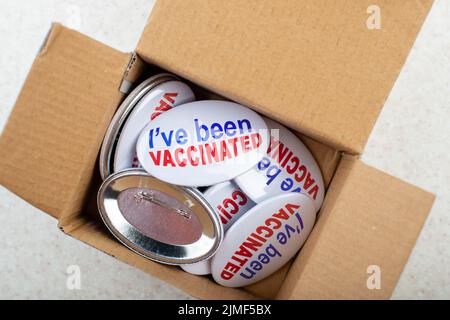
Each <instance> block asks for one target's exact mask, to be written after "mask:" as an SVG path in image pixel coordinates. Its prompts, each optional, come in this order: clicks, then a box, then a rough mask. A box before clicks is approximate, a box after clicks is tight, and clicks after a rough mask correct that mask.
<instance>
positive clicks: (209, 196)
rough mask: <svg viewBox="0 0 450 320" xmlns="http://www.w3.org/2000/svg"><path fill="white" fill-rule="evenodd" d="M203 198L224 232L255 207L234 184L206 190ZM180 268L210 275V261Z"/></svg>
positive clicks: (220, 184)
mask: <svg viewBox="0 0 450 320" xmlns="http://www.w3.org/2000/svg"><path fill="white" fill-rule="evenodd" d="M204 196H205V198H206V200H208V202H209V203H210V204H211V206H212V207H214V208H215V209H216V213H217V214H218V215H219V218H220V222H221V223H222V225H223V228H224V231H225V232H226V231H227V230H228V229H229V228H230V227H231V226H232V225H233V223H234V222H236V221H237V220H238V219H239V218H240V217H241V216H242V215H244V214H245V213H246V212H247V211H248V210H250V209H251V208H252V207H253V206H254V205H255V203H254V202H253V201H252V200H250V199H249V198H248V197H247V195H246V194H245V193H243V192H242V190H240V189H239V187H238V186H237V185H236V184H235V183H233V182H230V181H226V182H222V183H219V184H218V185H215V186H212V187H210V188H208V189H207V190H206V191H205V192H204ZM181 268H182V269H183V270H184V271H186V272H189V273H192V274H197V275H205V274H210V273H211V260H210V259H208V260H204V261H200V262H197V263H193V264H186V265H182V266H181Z"/></svg>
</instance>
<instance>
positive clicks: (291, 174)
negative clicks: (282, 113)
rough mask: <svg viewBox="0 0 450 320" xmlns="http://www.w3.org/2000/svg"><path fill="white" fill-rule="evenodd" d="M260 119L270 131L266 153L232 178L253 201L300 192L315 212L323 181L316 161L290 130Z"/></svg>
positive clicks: (322, 193)
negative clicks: (247, 168) (311, 200)
mask: <svg viewBox="0 0 450 320" xmlns="http://www.w3.org/2000/svg"><path fill="white" fill-rule="evenodd" d="M264 120H265V121H266V124H267V126H268V127H269V129H270V133H271V142H270V146H269V150H268V152H267V156H265V157H264V158H263V159H262V160H261V161H260V162H259V163H258V164H257V165H256V166H255V167H253V168H252V169H251V170H249V171H247V172H245V173H244V174H242V175H240V176H238V177H236V178H235V180H234V181H235V182H236V183H237V185H238V186H239V187H240V188H241V190H242V191H244V192H245V193H246V194H247V195H248V196H249V197H250V198H251V199H252V200H253V201H254V202H256V203H259V202H261V201H263V200H265V199H267V198H270V197H273V196H275V195H278V194H282V193H285V192H301V193H305V194H307V195H308V196H310V197H311V198H312V199H313V201H314V206H315V208H316V211H318V210H319V209H320V207H321V206H322V202H323V197H324V183H323V178H322V173H321V172H320V168H319V166H318V164H317V162H316V160H315V159H314V157H313V155H312V154H311V152H310V151H309V150H308V148H307V147H306V146H305V145H304V144H303V142H301V141H300V139H299V138H297V137H296V136H295V135H294V134H293V133H292V132H291V131H290V130H288V129H287V128H285V127H284V126H282V125H281V124H279V123H277V122H275V121H273V120H270V119H267V118H264Z"/></svg>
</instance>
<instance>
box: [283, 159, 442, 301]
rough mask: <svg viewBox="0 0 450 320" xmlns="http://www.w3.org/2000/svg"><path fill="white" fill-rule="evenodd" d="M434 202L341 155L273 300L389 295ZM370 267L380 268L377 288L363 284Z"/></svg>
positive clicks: (383, 297)
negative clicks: (316, 214) (305, 238)
mask: <svg viewBox="0 0 450 320" xmlns="http://www.w3.org/2000/svg"><path fill="white" fill-rule="evenodd" d="M433 201H434V195H432V194H430V193H428V192H425V191H423V190H422V189H419V188H417V187H415V186H413V185H410V184H408V183H406V182H403V181H401V180H399V179H397V178H394V177H392V176H390V175H387V174H386V173H383V172H381V171H379V170H377V169H374V168H372V167H370V166H368V165H365V164H364V163H362V162H361V161H360V160H358V159H357V158H355V157H351V156H345V157H343V159H342V161H341V164H340V166H339V168H338V170H337V172H336V175H335V177H334V178H333V181H332V183H331V186H330V188H329V190H328V194H327V198H326V200H325V202H324V205H323V208H322V211H321V215H320V216H319V219H318V221H317V223H316V226H315V227H314V229H313V232H312V233H311V235H310V237H309V239H308V241H307V242H306V244H305V246H304V248H303V249H302V251H301V252H300V253H299V255H298V257H297V259H296V261H295V262H294V264H293V265H292V267H291V269H290V272H289V274H288V276H287V277H286V280H285V282H284V284H283V287H282V288H281V290H280V292H279V294H278V296H277V299H388V298H389V297H390V296H391V294H392V292H393V289H394V288H395V285H396V283H397V281H398V279H399V277H400V274H401V272H402V270H403V268H404V265H405V264H406V262H407V260H408V257H409V255H410V252H411V250H412V249H413V247H414V245H415V243H416V240H417V237H418V236H419V233H420V231H421V229H422V226H423V224H424V222H425V219H426V217H427V215H428V212H429V210H430V208H431V206H432V204H433ZM348 228H352V232H346V231H347V230H348ZM371 266H375V267H374V268H377V267H379V268H380V272H381V274H380V276H381V288H380V289H369V287H368V285H367V281H369V280H368V279H369V276H370V275H371V273H370V272H371V270H372V269H370V268H371ZM368 272H369V273H368Z"/></svg>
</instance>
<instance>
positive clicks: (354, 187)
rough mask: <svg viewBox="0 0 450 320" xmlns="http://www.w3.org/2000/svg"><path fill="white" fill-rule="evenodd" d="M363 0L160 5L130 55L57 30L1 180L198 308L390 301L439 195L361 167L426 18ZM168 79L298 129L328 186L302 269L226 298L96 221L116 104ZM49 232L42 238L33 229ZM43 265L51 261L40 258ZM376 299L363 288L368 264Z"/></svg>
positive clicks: (422, 6)
mask: <svg viewBox="0 0 450 320" xmlns="http://www.w3.org/2000/svg"><path fill="white" fill-rule="evenodd" d="M370 4H371V1H366V0H361V1H343V0H336V1H334V2H330V1H328V0H310V1H309V0H303V1H283V2H266V1H256V0H255V1H253V0H252V1H238V0H229V1H220V2H219V1H194V0H190V1H187V0H166V1H158V2H157V4H156V6H155V7H154V9H153V12H152V15H151V16H150V19H149V21H148V24H147V26H146V28H145V30H144V32H143V34H142V37H141V40H140V42H139V45H138V47H137V49H136V53H137V54H134V53H122V52H119V51H117V50H115V49H112V48H110V47H108V46H106V45H104V44H102V43H99V42H97V41H94V40H92V39H89V38H88V37H86V36H84V35H82V34H80V33H77V32H75V31H72V30H69V29H66V28H64V27H63V26H61V25H57V24H56V25H54V26H53V27H52V30H51V32H50V33H49V35H48V39H47V40H46V42H45V43H44V46H43V48H42V50H41V52H40V53H39V55H38V56H37V58H36V61H35V62H34V64H33V67H32V69H31V71H30V74H29V76H28V78H27V80H26V82H25V84H24V87H23V89H22V92H21V94H20V96H19V98H18V100H17V103H16V106H15V108H14V110H13V112H12V114H11V116H10V119H9V121H8V123H7V125H6V127H5V129H4V132H3V134H2V137H1V140H0V182H1V183H2V184H3V185H4V186H5V187H7V188H8V189H10V190H11V191H12V192H14V193H16V194H18V195H19V196H20V197H22V198H23V199H25V200H26V201H28V202H30V203H31V204H33V205H34V206H36V207H38V208H40V209H42V210H43V211H45V212H47V213H48V214H50V215H52V216H53V217H55V218H56V219H58V221H59V224H58V225H59V227H60V228H61V230H63V231H64V232H65V233H67V234H68V235H71V236H72V237H74V238H77V239H79V240H81V241H83V242H86V243H88V244H90V245H92V246H94V247H96V248H98V249H99V250H102V251H104V252H106V253H108V254H110V255H112V256H114V257H116V258H117V259H120V260H121V261H124V262H126V263H129V264H131V265H133V266H136V267H138V268H140V269H141V270H143V271H145V272H147V273H149V274H152V275H154V276H156V277H159V278H161V279H162V280H164V281H167V282H170V283H172V284H174V285H176V286H178V287H179V288H181V289H183V290H185V291H186V292H188V293H190V294H192V295H194V296H196V297H200V298H209V299H218V298H222V299H226V298H233V299H243V298H261V297H263V298H279V299H302V298H310V299H311V298H344V299H350V298H365V299H367V298H383V299H384V298H389V297H390V296H391V293H392V291H393V288H394V287H395V285H396V283H397V280H398V278H399V277H400V273H401V272H402V269H403V267H404V265H405V263H406V261H407V259H408V256H409V254H410V252H411V250H412V248H413V246H414V244H415V241H416V239H417V237H418V234H419V232H420V230H421V228H422V225H423V223H424V220H425V219H426V216H427V214H428V211H429V209H430V207H431V205H432V203H433V198H434V197H433V195H431V194H429V193H427V192H424V191H422V190H420V189H418V188H417V187H414V186H412V185H410V184H407V183H405V182H402V181H400V180H398V179H396V178H394V177H391V176H389V175H387V174H385V173H383V172H380V171H378V170H376V169H374V168H372V167H370V166H368V165H366V164H364V163H362V162H361V161H360V160H359V159H358V156H359V155H360V154H361V152H362V151H363V148H364V146H365V143H366V141H367V138H368V136H369V134H370V131H371V129H372V127H373V124H374V122H375V121H376V118H377V116H378V113H379V112H380V110H381V108H382V106H383V103H384V101H385V99H386V98H387V96H388V94H389V92H390V89H391V88H392V86H393V84H394V81H395V80H396V78H397V76H398V73H399V71H400V69H401V67H402V65H403V63H404V61H405V59H406V57H407V54H408V52H409V50H410V48H411V47H412V45H413V42H414V40H415V38H416V35H417V33H418V32H419V30H420V27H421V25H422V23H423V21H424V19H425V17H426V15H427V13H428V11H429V9H430V7H431V5H432V1H431V0H423V1H388V0H383V1H381V0H379V1H377V4H378V5H379V6H380V8H381V10H382V29H381V30H369V29H368V28H367V27H366V19H367V17H368V16H367V13H366V10H367V7H368V6H369V5H370ZM158 68H162V69H164V70H168V71H170V72H173V73H175V74H177V75H178V76H180V77H182V78H184V79H186V80H187V81H190V82H191V85H192V86H193V87H194V88H195V91H196V93H197V96H198V98H199V99H204V98H209V97H213V96H214V95H215V94H218V95H220V96H224V97H226V98H228V99H231V100H234V101H236V102H239V103H242V104H244V105H247V106H249V107H251V108H252V109H254V110H256V111H258V112H260V113H261V114H264V115H266V116H269V117H271V118H273V119H275V120H277V121H280V122H281V123H283V124H285V125H287V126H288V127H290V128H291V129H292V130H294V131H296V132H297V133H298V134H299V136H301V138H302V139H303V140H304V141H305V143H306V144H307V145H308V146H309V147H310V149H311V151H312V152H313V154H314V156H315V157H316V159H317V161H318V162H319V165H320V167H321V169H322V172H323V174H324V177H325V182H326V185H327V193H326V198H325V202H324V204H323V207H322V209H321V211H320V215H319V218H318V220H317V223H316V226H315V228H314V230H313V232H312V233H311V235H310V237H309V239H308V241H307V242H306V244H305V245H304V247H303V249H302V250H301V251H300V252H299V254H298V255H297V257H296V258H295V259H294V260H293V261H291V263H289V264H288V265H286V266H285V267H283V268H282V269H281V270H279V271H278V272H277V273H275V274H274V275H272V276H270V277H269V278H267V279H265V280H263V281H261V282H259V283H256V284H254V285H252V286H249V287H246V288H241V289H231V288H224V287H221V286H219V285H217V284H215V283H214V281H213V280H212V279H211V278H210V277H201V276H194V275H190V274H187V273H185V272H183V271H182V270H180V269H179V268H177V267H171V266H165V265H161V264H158V263H155V262H152V261H149V260H146V259H145V258H143V257H141V256H139V255H137V254H134V253H133V252H131V251H130V250H128V249H127V248H125V247H124V246H122V245H121V244H120V243H119V242H117V241H115V240H114V238H113V237H112V236H111V235H110V234H109V232H108V231H107V229H106V227H105V226H104V225H103V223H102V222H101V219H100V218H99V215H98V212H97V208H96V191H97V188H98V186H99V184H100V177H99V174H98V153H99V149H100V145H101V142H102V139H103V136H104V134H105V131H106V129H107V126H108V124H109V121H110V120H111V118H112V116H113V114H114V112H115V110H116V108H117V107H118V105H119V104H120V102H121V101H122V99H123V97H124V94H125V93H126V92H128V91H129V90H130V88H132V87H133V86H134V85H136V83H138V82H139V81H140V80H142V79H143V78H145V77H146V76H149V75H150V74H152V73H154V72H155V70H156V69H158ZM42 232H45V230H42ZM49 258H50V257H49ZM371 265H377V266H379V267H380V269H381V272H382V273H381V288H380V289H375V290H370V289H369V288H368V287H367V278H368V277H369V274H368V273H367V270H368V267H369V266H371Z"/></svg>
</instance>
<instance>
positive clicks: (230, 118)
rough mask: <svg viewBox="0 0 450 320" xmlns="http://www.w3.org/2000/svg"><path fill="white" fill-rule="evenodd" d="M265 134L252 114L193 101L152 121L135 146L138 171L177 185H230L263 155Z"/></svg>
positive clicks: (220, 103)
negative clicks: (225, 183)
mask: <svg viewBox="0 0 450 320" xmlns="http://www.w3.org/2000/svg"><path fill="white" fill-rule="evenodd" d="M268 145H269V133H268V130H267V126H266V123H265V121H264V120H263V119H262V117H261V116H259V115H258V114H257V113H256V112H254V111H253V110H251V109H249V108H246V107H244V106H242V105H239V104H237V103H233V102H227V101H213V100H207V101H198V102H191V103H186V104H183V105H181V106H179V107H177V108H174V109H171V110H169V111H167V112H165V113H163V114H161V115H160V116H158V117H157V118H156V119H154V120H153V121H151V122H150V123H149V124H148V125H147V126H146V127H145V129H144V130H143V131H142V133H141V135H140V137H139V139H138V142H137V155H138V159H139V162H140V163H141V165H142V167H143V168H144V169H145V170H146V171H147V172H148V173H149V174H151V175H153V176H154V177H156V178H158V179H160V180H163V181H165V182H169V183H172V184H176V185H183V186H195V187H201V186H210V185H214V184H218V183H220V182H223V181H227V180H231V179H233V178H235V177H236V176H238V175H240V174H242V173H244V172H245V171H247V170H249V169H250V168H252V167H253V166H255V165H256V164H257V163H258V162H259V161H260V160H261V158H262V157H264V155H265V154H266V151H267V147H268Z"/></svg>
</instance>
